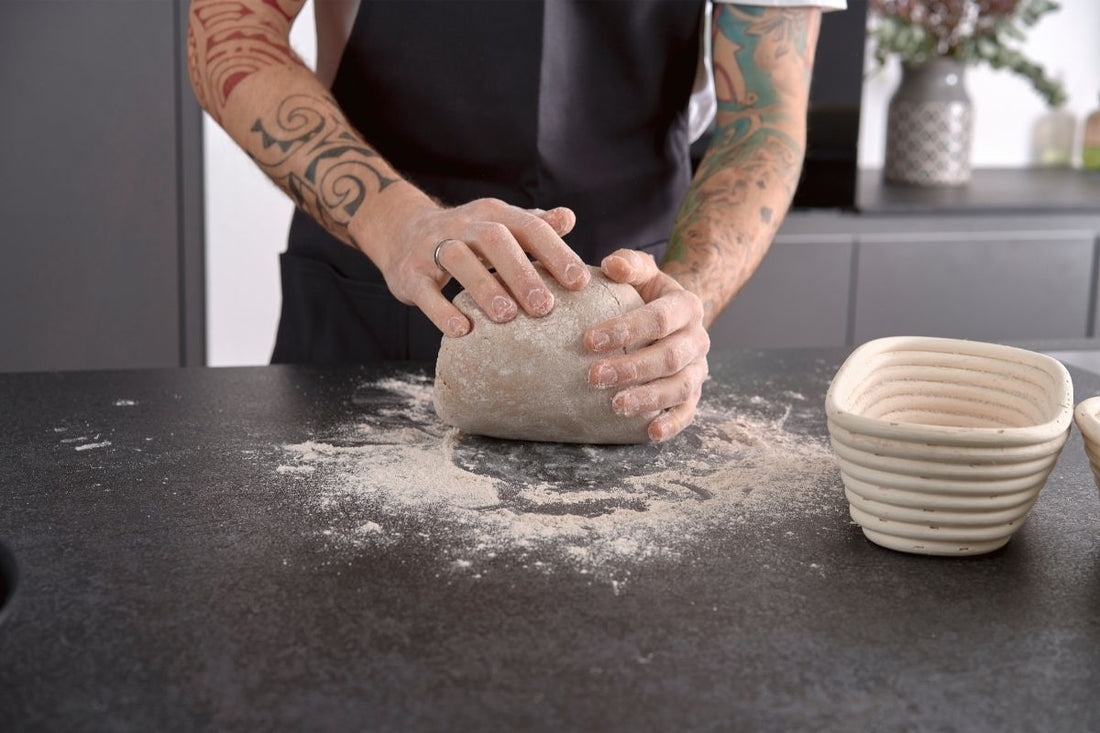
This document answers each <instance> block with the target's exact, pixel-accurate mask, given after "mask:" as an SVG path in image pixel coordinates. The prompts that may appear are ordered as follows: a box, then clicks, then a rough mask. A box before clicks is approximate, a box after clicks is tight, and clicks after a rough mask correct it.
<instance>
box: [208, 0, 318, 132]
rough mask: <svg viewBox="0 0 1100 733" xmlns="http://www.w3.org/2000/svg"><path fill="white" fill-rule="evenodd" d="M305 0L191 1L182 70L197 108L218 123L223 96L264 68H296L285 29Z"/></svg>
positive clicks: (225, 98) (222, 105) (227, 95)
mask: <svg viewBox="0 0 1100 733" xmlns="http://www.w3.org/2000/svg"><path fill="white" fill-rule="evenodd" d="M304 3H305V0H192V3H191V18H190V23H189V24H188V27H187V57H188V70H189V71H190V74H191V86H192V87H194V89H195V94H196V95H197V96H198V98H199V102H200V104H202V106H203V107H204V108H205V109H206V110H207V111H208V112H209V113H210V114H211V115H212V116H213V117H214V119H216V120H218V121H219V122H220V121H221V116H222V112H223V110H224V108H225V105H226V103H227V102H228V101H229V95H230V94H232V93H233V90H234V89H236V88H237V85H238V84H240V83H241V82H242V81H244V80H245V79H246V78H248V77H249V76H251V75H252V74H254V73H256V72H257V71H260V70H261V69H265V68H268V67H270V66H288V65H299V66H302V62H301V61H300V60H299V59H298V57H297V55H296V54H295V53H294V51H293V50H292V49H291V48H290V44H289V42H288V41H287V37H288V34H289V30H290V23H291V21H292V20H293V19H294V17H295V16H296V15H297V14H298V12H299V11H300V10H301V9H302V5H303V4H304Z"/></svg>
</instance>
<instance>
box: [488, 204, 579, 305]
mask: <svg viewBox="0 0 1100 733" xmlns="http://www.w3.org/2000/svg"><path fill="white" fill-rule="evenodd" d="M554 212H568V213H567V214H566V213H562V214H557V215H555V217H558V218H561V217H567V218H568V221H567V222H566V223H567V224H568V228H569V229H572V227H573V221H575V217H574V216H573V212H572V211H570V210H569V209H565V208H558V209H553V210H552V211H549V212H547V213H546V216H549V215H551V214H554ZM496 220H497V221H499V222H500V223H502V224H504V225H505V226H507V227H508V229H509V231H510V232H511V233H512V235H513V236H515V238H516V240H517V241H518V242H519V244H520V247H522V248H523V251H524V252H528V253H530V254H531V256H532V257H534V258H535V259H536V260H538V261H539V263H540V264H541V265H542V266H543V267H545V268H546V270H547V271H548V272H549V273H550V274H551V275H552V276H553V277H554V279H555V280H557V281H558V282H559V283H561V284H562V285H563V286H564V287H566V288H568V289H569V290H579V289H581V288H583V287H584V286H585V285H587V284H588V281H589V280H590V279H591V274H590V273H589V271H588V267H586V266H585V264H584V260H582V259H581V257H580V255H578V254H577V253H576V252H574V251H573V250H572V249H571V248H570V247H569V245H568V244H566V243H565V242H564V241H563V240H562V238H561V236H560V235H559V233H558V231H556V230H555V228H554V227H553V226H552V225H551V224H549V223H547V221H546V220H545V219H544V218H542V217H539V216H535V215H534V214H532V213H530V212H528V211H524V210H523V209H519V208H516V207H510V209H509V210H507V211H503V210H502V211H498V212H497V218H496ZM563 228H564V227H563Z"/></svg>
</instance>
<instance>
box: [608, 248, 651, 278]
mask: <svg viewBox="0 0 1100 733" xmlns="http://www.w3.org/2000/svg"><path fill="white" fill-rule="evenodd" d="M600 269H601V270H603V274H605V275H607V276H608V277H609V278H611V279H612V280H614V281H615V282H617V283H629V284H630V285H633V286H635V287H640V286H642V285H645V284H646V283H648V282H649V281H650V280H652V279H653V278H654V277H656V276H657V274H658V273H660V269H659V268H658V267H657V261H656V260H655V259H653V255H650V254H646V253H644V252H638V251H636V250H633V249H617V250H615V251H614V252H612V253H611V254H609V255H608V256H607V257H604V258H603V262H601V263H600Z"/></svg>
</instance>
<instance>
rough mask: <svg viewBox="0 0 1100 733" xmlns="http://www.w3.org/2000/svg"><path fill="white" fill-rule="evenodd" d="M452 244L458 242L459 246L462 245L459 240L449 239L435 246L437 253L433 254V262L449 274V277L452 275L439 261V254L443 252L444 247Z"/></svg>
mask: <svg viewBox="0 0 1100 733" xmlns="http://www.w3.org/2000/svg"><path fill="white" fill-rule="evenodd" d="M451 242H458V243H459V244H461V243H462V242H461V241H460V240H458V239H454V238H453V237H447V238H446V239H441V240H439V242H438V243H437V244H436V245H435V251H434V252H432V262H434V263H435V266H436V267H438V268H439V269H440V270H442V271H443V272H445V273H447V274H448V275H450V274H451V273H450V271H449V270H448V269H447V268H446V267H444V266H443V263H442V262H440V261H439V253H440V252H442V251H443V246H444V245H446V244H450V243H451Z"/></svg>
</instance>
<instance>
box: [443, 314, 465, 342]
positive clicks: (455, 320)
mask: <svg viewBox="0 0 1100 733" xmlns="http://www.w3.org/2000/svg"><path fill="white" fill-rule="evenodd" d="M469 332H470V324H469V323H467V322H466V321H465V320H463V319H462V318H459V317H458V316H451V317H450V318H448V319H447V335H448V336H453V337H455V338H457V337H459V336H465V335H466V334H467V333H469Z"/></svg>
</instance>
